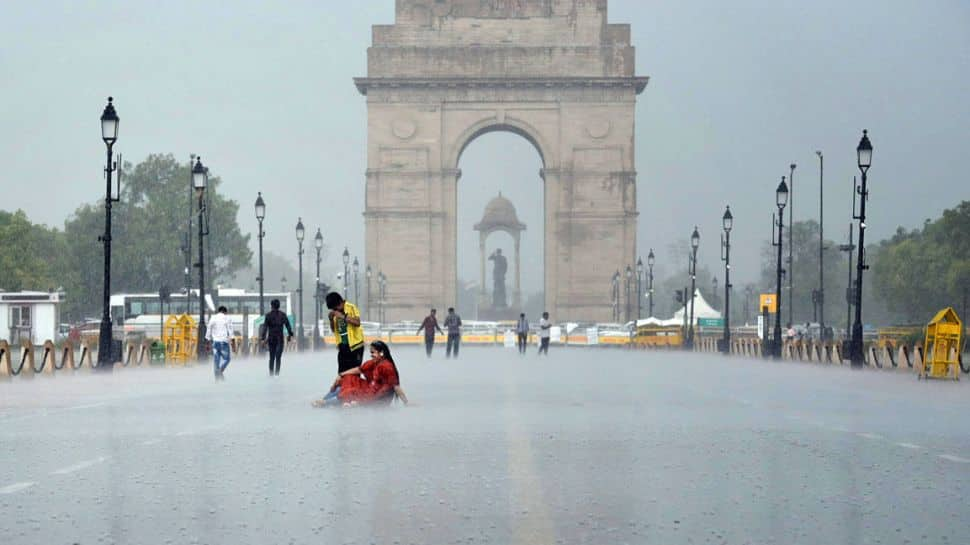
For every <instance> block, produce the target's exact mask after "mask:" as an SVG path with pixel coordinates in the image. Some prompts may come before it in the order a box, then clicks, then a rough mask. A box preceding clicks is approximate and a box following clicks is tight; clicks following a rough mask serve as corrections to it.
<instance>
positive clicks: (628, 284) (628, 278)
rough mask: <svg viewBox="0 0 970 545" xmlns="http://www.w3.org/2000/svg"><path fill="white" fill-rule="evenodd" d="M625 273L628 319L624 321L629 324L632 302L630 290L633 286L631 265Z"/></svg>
mask: <svg viewBox="0 0 970 545" xmlns="http://www.w3.org/2000/svg"><path fill="white" fill-rule="evenodd" d="M625 273H626V317H625V318H626V319H625V320H623V321H624V322H629V321H630V312H631V311H630V303H631V302H632V301H631V299H630V288H631V287H632V285H633V269H632V268H631V267H630V266H629V265H627V266H626V271H625Z"/></svg>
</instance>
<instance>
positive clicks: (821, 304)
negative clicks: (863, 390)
mask: <svg viewBox="0 0 970 545" xmlns="http://www.w3.org/2000/svg"><path fill="white" fill-rule="evenodd" d="M815 155H817V156H818V295H817V296H816V300H817V302H818V303H817V305H816V307H817V308H818V322H819V325H820V326H821V330H822V338H823V339H825V338H827V337H826V333H825V273H824V271H825V267H824V264H825V237H824V236H823V233H824V232H825V221H824V220H825V214H824V213H825V199H824V195H825V193H824V186H823V185H822V174H823V172H824V167H825V158H824V157H823V156H822V152H821V151H816V152H815Z"/></svg>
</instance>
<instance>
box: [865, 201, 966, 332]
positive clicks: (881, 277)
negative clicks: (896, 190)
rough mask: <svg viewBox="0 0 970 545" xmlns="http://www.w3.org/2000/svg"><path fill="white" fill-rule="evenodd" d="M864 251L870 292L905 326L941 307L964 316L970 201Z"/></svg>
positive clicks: (923, 320) (929, 315)
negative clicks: (867, 254) (870, 274)
mask: <svg viewBox="0 0 970 545" xmlns="http://www.w3.org/2000/svg"><path fill="white" fill-rule="evenodd" d="M873 250H875V251H874V252H873V251H872V250H870V252H871V253H870V261H871V264H872V269H873V284H874V291H875V294H876V295H877V297H878V298H879V299H881V300H883V301H884V302H885V303H886V305H887V307H888V309H889V310H890V311H892V312H894V313H897V314H898V315H899V318H900V319H901V320H903V321H905V322H907V323H924V322H926V321H927V320H929V318H931V317H932V316H933V314H934V313H935V312H936V311H938V310H940V309H941V308H944V307H948V306H952V307H954V308H956V309H957V311H958V312H964V310H963V308H962V307H963V304H964V300H965V297H966V293H967V287H968V286H970V201H963V202H961V203H960V204H959V205H958V206H957V207H956V208H953V209H951V210H945V211H944V212H943V216H942V217H941V218H939V219H937V220H936V221H930V220H926V222H925V223H924V224H923V227H922V229H915V230H912V231H906V230H905V229H903V228H899V229H897V231H896V234H895V235H894V236H893V237H892V238H890V239H889V240H886V241H883V242H881V243H880V244H878V245H877V246H876V247H875V248H873Z"/></svg>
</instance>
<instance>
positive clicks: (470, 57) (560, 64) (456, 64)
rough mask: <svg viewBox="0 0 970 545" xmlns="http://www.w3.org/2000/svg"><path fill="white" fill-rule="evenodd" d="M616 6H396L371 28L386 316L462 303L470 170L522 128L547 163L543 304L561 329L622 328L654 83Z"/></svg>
mask: <svg viewBox="0 0 970 545" xmlns="http://www.w3.org/2000/svg"><path fill="white" fill-rule="evenodd" d="M607 4H608V2H607V0H396V4H395V21H394V24H393V25H375V26H374V27H373V35H372V40H373V43H372V45H371V47H369V48H368V50H367V76H366V77H361V78H356V79H355V80H354V82H355V84H356V85H357V89H358V90H359V91H360V93H361V94H363V95H365V96H366V100H367V170H366V191H365V194H366V197H365V200H366V203H365V211H364V217H365V226H366V227H365V228H366V258H367V260H366V262H367V263H368V264H371V265H372V266H373V268H374V270H375V271H377V270H380V271H382V272H383V273H384V274H385V275H386V277H387V290H386V294H385V312H386V318H387V319H388V320H390V321H394V320H401V319H420V317H421V316H424V315H425V314H426V313H427V310H428V309H429V308H431V307H437V308H439V309H442V308H447V307H449V306H455V303H456V298H457V282H458V278H457V269H458V264H457V255H458V249H457V244H458V242H457V241H458V236H457V228H458V227H457V212H458V211H457V202H458V192H459V191H461V171H460V170H459V169H458V163H459V160H460V158H461V155H462V151H463V150H464V149H465V147H466V146H468V144H469V143H470V142H472V141H473V140H475V139H476V138H477V137H479V136H481V135H482V134H485V133H488V132H492V131H506V132H511V133H515V134H517V135H520V136H521V137H523V138H525V139H526V140H528V141H529V142H530V143H531V144H532V145H533V146H534V147H535V149H536V150H537V151H538V153H539V156H540V159H541V161H542V170H541V172H540V178H541V180H537V181H536V183H542V184H543V186H544V191H543V194H544V197H543V201H544V202H543V209H544V211H543V222H544V225H543V226H540V228H542V232H543V233H544V254H545V255H544V256H543V263H542V269H543V271H544V282H543V284H544V291H545V308H546V309H547V310H548V311H549V313H550V314H551V316H552V319H553V320H554V321H560V322H562V321H577V320H585V321H589V320H594V321H608V320H609V319H610V316H611V315H612V307H611V301H610V290H611V277H612V274H613V272H614V271H616V270H623V269H624V268H625V267H626V266H627V265H629V264H632V263H634V262H635V261H636V257H635V255H636V233H637V205H636V169H635V161H634V110H635V107H636V99H637V95H639V94H640V93H641V92H642V91H643V90H644V88H645V87H646V85H647V78H646V77H638V76H636V75H635V69H634V67H635V62H634V59H635V56H634V48H633V46H632V45H631V44H630V26H629V25H626V24H610V23H608V22H607ZM484 204H485V203H481V206H484ZM479 209H480V208H479ZM505 257H506V256H503V259H505ZM493 261H494V260H493ZM516 265H517V264H516ZM515 273H516V274H518V266H516V267H515ZM516 283H517V281H516ZM515 290H518V286H517V285H516V286H515V288H514V291H515ZM513 295H514V296H513V298H511V299H514V297H517V296H518V293H517V291H515V293H514V294H513ZM368 296H369V299H370V300H371V301H376V300H377V291H376V288H375V289H374V290H373V293H370V294H368ZM509 302H510V303H512V305H511V306H514V305H515V304H516V303H517V302H513V301H512V300H509ZM508 318H514V316H509V317H508Z"/></svg>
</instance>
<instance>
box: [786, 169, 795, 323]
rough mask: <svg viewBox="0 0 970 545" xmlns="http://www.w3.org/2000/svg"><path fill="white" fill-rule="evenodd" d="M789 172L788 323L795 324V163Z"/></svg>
mask: <svg viewBox="0 0 970 545" xmlns="http://www.w3.org/2000/svg"><path fill="white" fill-rule="evenodd" d="M789 167H791V172H790V173H789V176H788V191H789V193H788V270H787V271H785V272H786V273H787V274H788V323H790V324H793V323H795V319H794V311H795V261H794V257H795V254H794V251H795V244H794V240H793V239H792V237H793V236H794V235H795V227H794V226H795V163H792V164H791V165H789Z"/></svg>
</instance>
